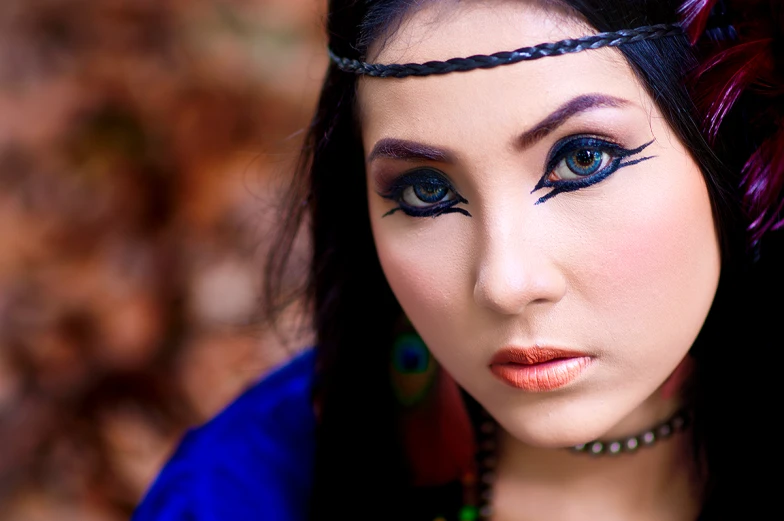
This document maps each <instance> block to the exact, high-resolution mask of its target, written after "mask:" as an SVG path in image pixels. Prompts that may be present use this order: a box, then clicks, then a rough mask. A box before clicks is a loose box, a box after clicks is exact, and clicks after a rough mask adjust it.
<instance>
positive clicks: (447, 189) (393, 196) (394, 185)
mask: <svg viewBox="0 0 784 521" xmlns="http://www.w3.org/2000/svg"><path fill="white" fill-rule="evenodd" d="M651 143H653V141H649V142H648V143H645V144H644V145H642V146H640V147H637V148H635V149H631V150H629V149H626V148H623V147H622V146H620V145H617V144H615V143H611V142H609V141H605V140H603V139H599V138H596V137H589V136H571V137H569V138H566V139H564V140H562V141H559V142H558V143H556V145H555V147H554V149H553V151H552V153H551V154H550V158H549V159H548V161H547V167H546V169H545V173H544V175H542V177H541V178H540V179H539V182H538V183H536V186H535V187H534V189H533V190H531V193H534V192H536V191H538V190H541V189H542V188H552V190H550V192H548V193H547V194H545V195H543V196H542V197H540V198H539V199H538V200H537V201H536V203H535V204H540V203H543V202H545V201H547V200H548V199H552V198H553V197H555V196H556V195H558V194H560V193H563V192H573V191H575V190H580V189H581V188H585V187H588V186H591V185H595V184H596V183H599V182H601V181H603V180H605V179H607V178H608V177H610V175H612V174H613V173H615V172H616V171H618V170H619V169H621V168H623V167H625V166H630V165H634V164H637V163H640V162H642V161H645V160H647V159H651V157H653V156H648V157H642V158H637V159H632V160H629V161H626V162H622V160H623V159H624V158H628V157H631V156H634V155H636V154H639V153H640V152H642V151H643V150H644V149H645V148H647V147H648V145H650V144H651ZM585 150H588V151H594V152H599V153H601V154H605V153H607V154H609V156H610V157H609V163H608V164H606V165H605V166H604V167H603V168H601V169H600V170H599V171H598V172H592V173H590V174H586V175H583V174H579V173H577V172H574V171H572V173H573V174H574V175H576V176H578V178H577V179H559V180H555V181H553V180H551V179H549V177H550V175H551V174H552V173H553V172H554V170H555V169H556V167H557V166H558V165H559V164H560V163H561V162H562V161H565V160H566V159H567V158H568V157H569V155H570V154H572V153H574V152H579V151H585ZM570 170H571V169H570ZM417 188H419V189H423V188H424V189H425V190H427V189H430V190H433V189H436V190H443V191H444V195H443V196H442V197H440V198H439V199H438V200H437V201H434V204H431V205H428V206H413V205H411V204H409V203H407V202H406V201H405V199H404V197H405V195H406V191H407V190H409V189H411V190H413V191H414V197H416V198H417V199H418V200H419V201H421V202H422V203H427V202H428V201H425V200H423V199H422V198H421V197H420V196H419V195H418V194H416V191H417ZM450 194H451V198H450V199H444V198H445V197H447V196H449V195H450ZM379 195H380V196H381V197H383V198H384V199H388V200H390V201H394V202H396V203H397V204H398V206H396V207H395V208H392V209H391V210H389V211H388V212H387V213H385V214H384V215H383V216H382V217H386V216H388V215H392V214H394V213H395V212H397V211H402V212H403V213H405V214H406V215H408V216H411V217H438V216H439V215H443V214H447V213H460V214H463V215H466V216H468V217H471V214H470V213H469V212H468V211H467V210H465V209H463V208H456V207H455V206H456V205H458V204H461V203H462V204H468V201H467V200H466V199H465V198H464V197H463V196H461V195H460V194H459V193H458V192H457V191H456V190H455V189H454V187H453V186H452V183H450V182H449V180H448V179H447V178H446V177H445V176H444V174H442V173H441V172H439V171H438V170H436V169H434V168H419V169H416V170H412V171H410V172H406V173H405V174H403V175H401V176H399V177H398V178H396V179H395V180H394V181H392V182H391V183H390V185H389V186H388V187H386V189H385V190H383V191H381V192H379Z"/></svg>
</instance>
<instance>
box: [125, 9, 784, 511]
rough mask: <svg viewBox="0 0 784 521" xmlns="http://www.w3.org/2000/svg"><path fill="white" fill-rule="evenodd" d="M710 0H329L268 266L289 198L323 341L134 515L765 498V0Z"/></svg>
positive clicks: (195, 451)
mask: <svg viewBox="0 0 784 521" xmlns="http://www.w3.org/2000/svg"><path fill="white" fill-rule="evenodd" d="M714 4H716V2H715V1H714V2H706V1H690V2H687V3H686V4H685V5H679V4H678V3H673V2H668V1H620V0H618V1H610V0H603V1H599V0H594V1H576V0H575V1H544V0H542V1H533V0H514V1H498V2H453V1H447V2H415V3H411V2H397V1H392V0H386V1H373V2H367V3H364V2H359V3H357V2H339V1H335V2H332V4H331V6H330V12H329V17H328V34H329V49H330V53H331V56H332V59H333V64H332V65H331V67H330V69H329V71H328V73H327V77H326V79H325V83H324V88H323V91H322V97H321V101H320V103H319V107H318V110H317V113H316V115H315V118H314V122H313V126H312V128H311V131H310V135H309V136H310V138H309V141H308V144H307V146H306V148H305V150H304V154H303V162H302V165H303V167H302V168H301V169H300V172H299V174H300V175H299V177H298V178H297V182H296V183H295V185H294V187H293V190H292V198H291V208H292V210H291V213H290V214H289V219H288V221H287V226H285V227H284V228H283V232H282V235H281V245H282V247H281V248H279V249H277V250H276V255H277V256H276V257H274V258H273V259H272V262H271V265H270V269H269V270H268V271H269V277H268V279H269V280H270V281H271V282H273V283H274V282H275V280H276V274H278V273H280V271H279V270H280V269H281V267H282V265H283V264H284V260H285V258H286V251H287V246H290V244H291V240H292V238H293V236H294V234H295V232H296V230H297V229H298V227H299V224H300V222H301V220H302V218H303V216H304V214H305V212H306V211H307V212H308V214H309V222H310V223H311V224H310V228H311V233H312V244H313V264H312V268H311V272H310V280H309V284H308V287H307V292H308V293H307V294H308V296H309V297H310V298H311V299H312V302H313V305H314V308H313V309H314V310H315V314H314V316H315V325H316V329H317V338H318V343H317V344H318V345H317V347H316V348H315V351H309V352H306V354H305V355H302V356H300V357H298V358H297V359H295V360H294V361H292V362H291V363H290V364H289V365H288V366H286V367H284V368H281V369H280V370H279V371H277V372H276V373H274V374H273V375H271V376H269V377H268V378H267V379H265V380H264V381H262V382H261V383H260V384H258V385H257V386H256V387H255V388H254V389H252V390H251V391H249V392H248V393H247V394H246V395H244V396H243V397H241V398H240V399H239V400H238V401H237V402H236V403H234V404H233V405H232V406H230V407H229V408H228V409H227V410H226V411H224V412H223V413H222V414H221V415H220V416H219V417H218V418H216V419H215V420H213V421H212V422H210V423H209V424H208V425H207V426H205V427H203V428H201V429H199V430H197V431H195V432H194V433H191V434H189V436H188V437H187V438H186V440H185V442H184V443H183V445H182V446H181V447H180V449H179V451H178V453H177V454H176V455H175V456H174V458H173V459H172V461H171V462H170V463H169V464H168V465H167V468H166V469H164V471H163V473H162V474H161V476H160V477H159V478H158V480H157V482H156V484H155V485H154V486H153V487H152V489H151V491H150V492H149V493H148V495H147V497H146V499H145V501H144V502H143V504H142V505H141V506H140V508H139V510H138V511H137V515H136V517H135V519H136V520H138V521H141V520H146V519H200V520H201V519H204V520H207V519H210V520H211V519H229V518H231V519H256V518H259V519H281V520H305V519H322V518H323V519H336V518H337V519H390V520H392V519H406V520H409V519H423V520H425V519H426V520H433V519H461V520H468V519H477V518H492V519H494V520H497V521H500V520H516V521H526V520H549V521H558V520H566V519H568V520H583V519H591V520H593V519H601V520H615V519H618V520H636V519H639V520H659V519H661V520H664V519H666V520H684V521H685V520H694V519H700V520H713V519H735V518H738V516H741V515H742V516H743V518H753V517H754V515H755V512H767V511H768V509H769V508H771V507H775V506H776V505H774V504H773V501H774V498H775V495H773V494H771V493H769V492H771V491H772V484H773V481H770V480H766V479H763V478H762V475H761V471H760V470H759V469H760V465H761V464H762V459H761V458H762V457H764V458H765V460H764V463H765V465H770V466H771V468H773V469H777V468H780V467H779V466H778V465H777V464H778V461H774V460H773V459H772V458H774V457H775V453H776V452H777V451H771V450H768V447H769V446H770V444H771V443H775V440H774V439H766V440H764V441H761V440H760V434H762V433H766V432H775V431H773V430H768V429H772V425H774V423H773V422H774V420H775V414H771V410H774V409H775V403H776V400H775V399H774V397H775V396H776V394H775V393H776V392H777V390H776V387H775V381H776V376H778V372H777V368H778V367H779V365H778V363H777V362H778V359H777V357H776V353H777V350H776V349H775V348H776V347H778V344H779V341H778V336H777V333H778V332H777V330H776V329H777V328H776V327H775V320H774V318H776V311H777V310H776V308H775V307H773V306H770V305H767V304H763V302H765V299H766V295H776V294H777V290H778V285H779V283H780V281H781V275H780V274H779V273H778V272H777V271H776V270H775V266H776V262H777V261H776V260H775V259H776V257H777V256H778V252H777V249H776V247H775V245H774V241H775V240H776V238H775V234H774V233H773V232H771V229H772V228H775V227H776V225H777V223H778V221H777V218H778V208H779V204H780V200H781V199H780V193H779V192H780V189H779V188H780V186H781V182H782V181H781V180H782V175H783V172H782V164H784V159H782V157H781V155H782V152H781V149H782V146H781V143H782V142H784V139H782V136H781V135H780V133H781V131H780V130H778V127H777V126H776V124H775V123H776V122H777V121H778V119H777V118H780V115H781V113H782V110H781V109H782V101H781V99H782V98H781V93H782V90H781V89H780V86H781V85H782V83H780V80H781V68H780V67H779V66H778V64H777V61H776V60H777V57H776V55H775V54H773V53H774V52H775V49H776V45H778V44H776V41H775V40H774V39H772V37H775V36H776V33H777V32H780V31H781V27H782V21H783V20H784V19H783V18H781V9H780V8H779V7H778V5H777V4H776V5H774V3H773V2H735V3H730V4H728V5H724V4H723V3H721V4H717V5H715V6H714ZM709 14H710V16H709ZM678 22H680V25H674V24H676V23H678ZM684 29H685V30H686V31H688V34H684ZM609 32H613V33H614V34H611V35H609V36H607V37H603V36H598V37H596V38H591V35H595V34H596V33H609ZM581 37H587V38H581ZM690 37H691V41H690ZM575 39H578V41H577V42H575V41H574V40H575ZM779 41H781V40H779ZM542 42H550V43H549V44H547V45H538V44H542ZM520 48H527V49H526V50H524V51H522V52H520V53H516V54H510V53H504V52H503V51H511V50H513V49H520ZM498 52H501V54H499V55H496V57H495V58H494V59H488V58H486V55H493V54H494V53H498ZM474 55H483V56H485V57H484V58H477V59H469V60H450V61H449V62H447V61H446V60H448V59H450V58H454V57H456V56H459V57H473V56H474ZM518 62H520V63H518ZM410 63H413V64H419V65H413V66H408V65H404V66H400V65H398V64H410ZM367 64H370V65H367ZM454 69H457V70H454ZM485 69H486V70H485ZM410 76H414V77H410ZM420 76H424V77H420ZM684 80H685V81H684ZM776 82H779V83H776ZM756 85H764V86H765V90H761V91H760V90H754V87H755V86H756ZM689 89H691V90H689ZM744 89H745V90H744ZM730 109H731V110H730ZM777 139H778V140H777ZM749 158H751V159H749ZM303 200H305V201H307V202H308V205H307V208H305V206H304V205H303V204H302V201H303ZM771 259H773V260H771ZM771 265H772V266H773V268H770V266H771ZM271 292H272V293H274V288H272V290H271ZM414 331H415V332H416V334H414ZM420 339H421V340H420ZM425 345H426V346H427V348H425V347H424V346H425ZM431 353H432V357H431V356H430V354H431ZM746 353H748V354H747V355H746V356H743V355H744V354H746ZM739 355H740V356H739ZM769 488H770V489H771V490H768V489H769ZM188 516H190V517H188Z"/></svg>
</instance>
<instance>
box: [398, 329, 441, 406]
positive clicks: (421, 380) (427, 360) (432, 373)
mask: <svg viewBox="0 0 784 521" xmlns="http://www.w3.org/2000/svg"><path fill="white" fill-rule="evenodd" d="M437 373H438V365H437V364H436V362H435V360H433V356H432V355H431V354H430V351H429V350H428V348H427V346H426V345H425V342H424V341H423V340H422V338H421V337H420V336H419V335H417V334H416V333H415V332H413V331H410V332H404V333H402V334H399V335H398V336H397V338H395V341H394V343H393V344H392V356H391V360H390V379H391V381H392V390H393V391H394V393H395V396H396V397H397V400H398V402H399V403H400V404H401V405H402V406H404V407H412V406H415V405H417V404H418V403H420V402H422V400H423V399H424V398H425V397H426V396H427V394H428V392H430V390H431V389H432V388H433V383H434V382H435V380H436V375H437Z"/></svg>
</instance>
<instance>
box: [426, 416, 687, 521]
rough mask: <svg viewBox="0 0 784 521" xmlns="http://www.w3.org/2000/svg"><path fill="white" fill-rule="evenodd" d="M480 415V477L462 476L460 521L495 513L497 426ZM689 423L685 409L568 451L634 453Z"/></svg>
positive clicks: (596, 454) (440, 520)
mask: <svg viewBox="0 0 784 521" xmlns="http://www.w3.org/2000/svg"><path fill="white" fill-rule="evenodd" d="M481 412H482V415H481V416H482V418H481V420H480V424H479V429H478V443H477V454H476V463H477V465H476V468H477V474H476V476H474V475H472V474H466V475H465V476H463V479H462V484H463V507H462V508H461V509H460V511H459V513H458V521H486V520H488V519H490V517H491V515H492V513H493V511H492V507H491V505H490V501H491V499H492V494H493V481H494V479H495V465H496V455H495V454H496V446H497V424H496V422H495V420H494V419H493V418H492V417H491V416H490V415H489V414H488V413H487V412H486V411H484V409H482V410H481ZM690 423H691V413H690V412H689V411H688V410H685V409H684V410H680V411H678V412H676V413H675V414H673V415H672V416H671V417H670V418H668V419H667V420H665V421H663V422H661V423H659V424H658V425H656V426H654V427H653V428H651V429H648V430H645V431H643V432H641V433H639V434H635V435H633V436H628V437H626V438H623V439H619V440H609V441H601V440H594V441H591V442H588V443H581V444H580V445H575V446H574V447H572V448H571V449H568V450H571V451H572V452H575V453H580V454H588V455H590V456H594V457H599V456H605V455H606V456H618V455H620V454H623V453H633V452H636V451H637V450H638V449H640V448H641V447H650V446H652V445H654V444H655V443H656V442H657V441H661V440H664V439H667V438H669V437H671V436H673V435H674V434H676V433H678V432H682V431H684V430H686V429H687V428H688V427H689V424H690ZM477 477H478V479H477ZM434 521H446V520H445V519H444V518H442V517H437V518H435V519H434Z"/></svg>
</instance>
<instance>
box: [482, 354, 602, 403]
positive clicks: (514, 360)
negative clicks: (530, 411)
mask: <svg viewBox="0 0 784 521" xmlns="http://www.w3.org/2000/svg"><path fill="white" fill-rule="evenodd" d="M590 363H591V357H590V356H587V355H586V354H585V353H578V352H575V351H565V350H562V349H554V348H549V347H534V348H515V347H507V348H503V349H501V350H500V351H498V352H497V353H496V354H495V356H494V357H493V359H492V360H491V361H490V371H491V372H492V373H493V375H495V376H496V377H497V378H498V379H499V380H501V381H502V382H504V383H505V384H507V385H510V386H512V387H515V388H517V389H522V390H523V391H528V392H532V393H542V392H547V391H554V390H555V389H559V388H561V387H564V386H566V385H568V384H569V383H571V382H573V381H574V380H575V379H577V377H578V376H580V374H581V373H582V372H583V370H584V369H585V368H586V367H588V366H589V365H590Z"/></svg>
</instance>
